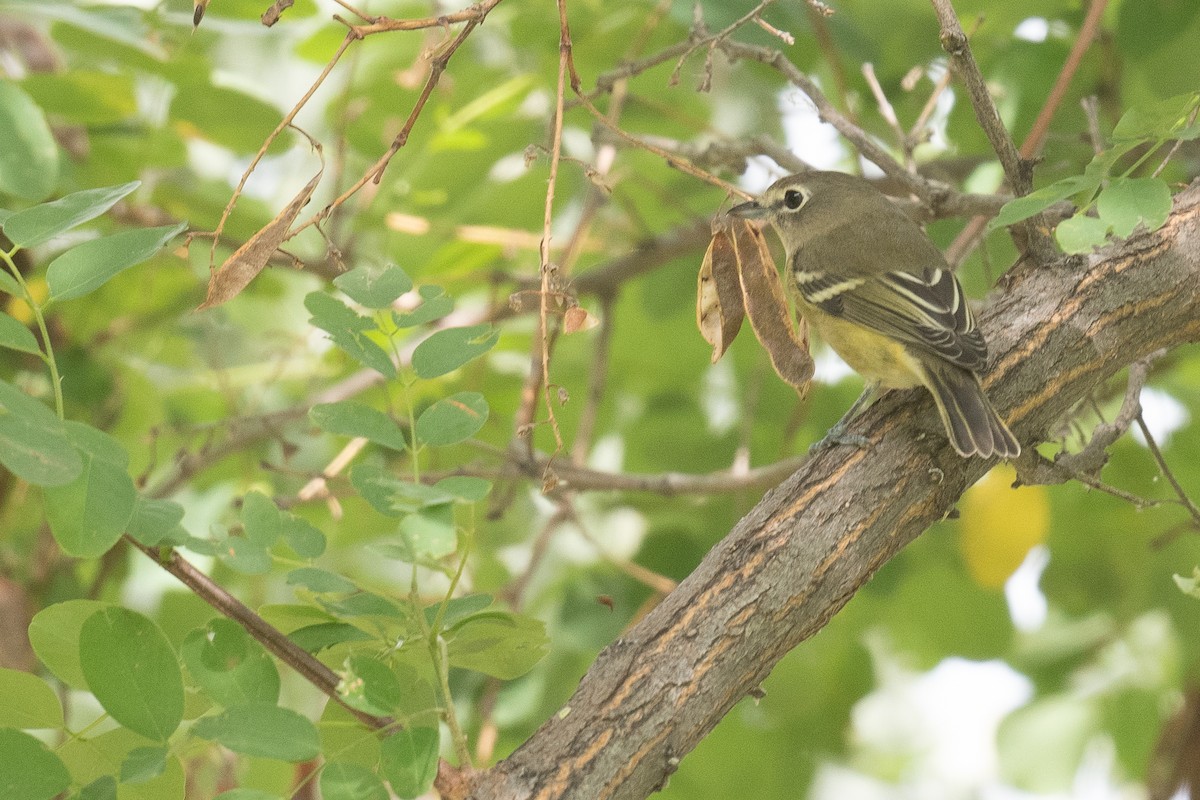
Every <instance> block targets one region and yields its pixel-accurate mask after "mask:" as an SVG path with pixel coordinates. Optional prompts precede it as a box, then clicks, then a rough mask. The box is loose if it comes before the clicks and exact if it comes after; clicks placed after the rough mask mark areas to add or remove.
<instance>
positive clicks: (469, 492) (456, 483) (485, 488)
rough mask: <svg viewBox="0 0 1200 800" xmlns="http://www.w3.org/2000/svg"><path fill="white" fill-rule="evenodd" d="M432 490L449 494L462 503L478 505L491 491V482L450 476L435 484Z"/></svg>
mask: <svg viewBox="0 0 1200 800" xmlns="http://www.w3.org/2000/svg"><path fill="white" fill-rule="evenodd" d="M433 488H435V489H440V490H441V491H443V492H449V493H450V494H452V495H454V497H455V498H456V499H458V500H461V501H463V502H464V503H478V502H479V501H480V500H482V499H483V498H485V497H487V495H488V492H490V491H491V490H492V482H491V481H489V480H487V479H486V478H477V477H475V476H473V475H451V476H450V477H448V478H442V479H441V480H440V481H438V482H437V483H435V484H434V485H433Z"/></svg>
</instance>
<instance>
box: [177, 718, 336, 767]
mask: <svg viewBox="0 0 1200 800" xmlns="http://www.w3.org/2000/svg"><path fill="white" fill-rule="evenodd" d="M192 733H193V734H195V735H196V736H199V737H200V738H201V739H210V740H213V741H216V742H220V743H221V744H223V745H225V746H226V747H228V748H229V749H230V750H232V751H234V752H235V753H242V754H243V755H248V756H259V757H261V758H275V759H278V760H280V761H291V762H296V761H307V760H308V759H310V758H316V757H317V755H319V754H320V752H321V744H320V741H319V738H318V736H317V729H316V727H315V726H314V725H313V724H312V723H311V722H309V721H308V719H307V718H306V717H302V716H300V715H299V714H297V713H296V712H295V711H290V710H288V709H286V708H280V707H279V706H276V705H274V704H272V703H250V704H248V705H240V706H234V707H233V708H228V709H226V710H225V711H224V712H223V713H221V714H219V715H217V716H215V717H204V718H202V719H199V720H197V721H196V724H195V725H193V726H192Z"/></svg>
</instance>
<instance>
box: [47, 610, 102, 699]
mask: <svg viewBox="0 0 1200 800" xmlns="http://www.w3.org/2000/svg"><path fill="white" fill-rule="evenodd" d="M102 608H109V605H108V604H107V603H101V602H98V601H96V600H67V601H66V602H63V603H55V604H54V605H52V606H47V607H46V608H43V609H42V610H41V611H39V612H38V613H37V614H35V615H34V617H33V620H32V621H31V622H30V623H29V643H30V644H31V645H32V646H33V652H35V653H37V657H38V658H39V659H40V660H41V662H42V663H43V664H44V665H45V666H46V669H48V670H50V672H52V673H53V674H54V676H55V677H56V678H58V679H59V680H60V681H62V682H63V683H65V684H67V685H68V686H71V687H73V688H76V689H86V688H87V678H85V677H84V676H83V667H81V666H80V664H79V633H80V631H82V630H83V623H84V622H86V621H87V620H88V619H89V618H90V617H91V616H92V615H93V614H95V613H96V612H97V611H98V610H100V609H102Z"/></svg>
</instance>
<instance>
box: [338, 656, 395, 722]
mask: <svg viewBox="0 0 1200 800" xmlns="http://www.w3.org/2000/svg"><path fill="white" fill-rule="evenodd" d="M340 676H341V680H340V681H338V685H337V693H338V696H339V697H341V698H342V700H344V701H345V702H346V705H348V706H350V707H351V708H356V709H358V710H359V711H365V712H366V713H368V714H374V715H376V716H390V715H391V714H393V713H395V711H396V709H398V708H399V707H400V703H401V702H402V701H403V699H404V692H403V690H402V689H401V688H400V681H398V680H397V679H396V675H395V673H394V672H392V668H391V667H389V666H388V665H387V664H385V663H384V662H382V661H379V660H377V659H374V658H371V657H370V656H361V655H360V656H350V658H348V659H346V663H345V664H344V666H343V669H342V672H341V673H340Z"/></svg>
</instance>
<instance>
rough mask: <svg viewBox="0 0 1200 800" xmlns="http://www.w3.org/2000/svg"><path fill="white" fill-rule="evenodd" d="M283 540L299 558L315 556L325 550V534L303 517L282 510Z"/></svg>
mask: <svg viewBox="0 0 1200 800" xmlns="http://www.w3.org/2000/svg"><path fill="white" fill-rule="evenodd" d="M282 533H283V540H284V541H285V542H287V543H288V547H290V548H292V550H294V551H295V553H296V555H298V556H300V557H301V558H316V557H317V556H319V555H321V554H322V553H324V552H325V534H324V533H322V532H321V529H320V528H318V527H317V526H316V525H313V524H312V523H311V522H309V521H308V520H306V519H304V517H298V516H296V515H295V514H292V513H289V512H286V511H285V512H283V530H282Z"/></svg>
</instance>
